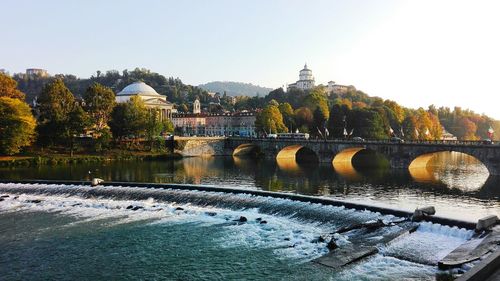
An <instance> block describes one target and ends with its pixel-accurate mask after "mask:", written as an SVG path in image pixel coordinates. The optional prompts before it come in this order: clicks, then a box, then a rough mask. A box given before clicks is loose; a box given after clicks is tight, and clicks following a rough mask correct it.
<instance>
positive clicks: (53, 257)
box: [0, 153, 500, 280]
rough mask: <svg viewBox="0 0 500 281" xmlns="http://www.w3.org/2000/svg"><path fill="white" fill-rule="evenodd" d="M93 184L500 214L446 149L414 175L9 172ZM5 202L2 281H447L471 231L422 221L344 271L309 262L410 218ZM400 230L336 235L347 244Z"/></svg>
mask: <svg viewBox="0 0 500 281" xmlns="http://www.w3.org/2000/svg"><path fill="white" fill-rule="evenodd" d="M91 177H100V178H103V179H104V180H107V181H136V182H159V183H171V182H174V183H189V184H206V185H216V186H226V187H238V188H247V189H261V190H269V191H281V192H293V193H299V194H307V195H314V196H323V197H333V198H336V199H343V200H349V201H355V202H362V203H365V204H373V205H381V206H386V207H392V208H400V209H405V210H413V209H414V208H416V207H420V206H426V205H434V206H435V207H436V209H437V212H438V214H439V215H441V216H445V217H452V218H457V219H466V220H471V221H473V220H476V219H477V218H479V217H482V216H484V215H487V214H498V212H499V210H500V198H499V193H500V192H499V191H498V186H499V185H498V179H497V178H494V177H489V176H488V172H487V170H486V168H485V167H484V166H483V165H482V164H481V163H479V162H477V161H476V160H475V159H474V158H471V157H468V156H466V155H463V154H457V153H441V154H439V155H437V157H436V158H435V159H434V160H433V162H432V163H431V164H430V165H429V166H428V167H426V168H423V169H422V168H420V169H411V170H410V171H401V170H391V169H375V168H365V169H355V168H353V167H352V166H350V165H336V166H333V164H328V165H327V164H316V165H314V164H309V165H297V164H296V163H295V162H281V161H279V162H276V161H275V160H269V159H241V158H233V157H218V158H185V159H181V160H168V161H143V162H141V161H138V162H135V161H124V162H105V163H99V164H95V163H92V164H73V165H55V166H38V167H16V168H2V169H0V178H3V179H17V180H19V179H72V180H82V179H90V178H91ZM0 194H1V198H0V244H1V245H2V251H0V264H1V265H2V266H0V276H1V277H0V279H2V280H76V279H84V280H122V279H148V280H149V279H154V280H436V279H438V280H448V279H446V277H444V278H445V279H442V278H440V277H439V276H441V274H445V273H446V272H443V271H440V270H439V269H438V268H437V262H438V261H439V260H440V259H441V258H443V257H444V256H446V254H448V253H449V252H450V251H452V250H453V249H455V248H456V247H457V246H459V245H460V244H462V243H464V242H465V241H466V240H467V239H469V238H470V237H471V236H472V234H473V231H471V230H466V229H459V228H457V227H448V226H442V225H439V224H432V223H421V224H420V227H419V228H418V230H417V231H416V232H414V233H412V234H411V235H406V236H404V237H402V238H399V239H397V240H396V241H394V242H392V243H390V244H388V245H378V246H377V249H378V253H377V254H375V255H373V256H371V257H369V258H366V259H363V260H362V261H361V262H357V263H354V264H352V265H349V266H347V267H345V268H342V269H340V270H338V269H336V270H334V269H331V268H328V267H324V266H321V265H318V264H316V263H314V262H311V261H313V260H314V259H316V258H319V257H321V256H323V255H325V254H326V253H328V249H327V247H326V243H327V240H325V241H319V240H318V238H319V237H330V238H331V235H332V231H333V230H334V229H339V228H342V227H346V226H350V225H353V224H356V223H361V222H369V221H374V220H383V221H384V222H390V221H394V220H398V218H395V217H393V216H391V215H381V214H378V213H374V212H370V211H355V210H352V209H346V208H344V207H334V206H324V205H321V204H312V203H307V202H297V201H292V200H288V199H278V198H270V197H261V196H251V195H248V194H237V195H235V194H227V193H220V192H204V191H186V190H172V189H145V188H138V187H110V186H105V187H104V186H103V187H90V186H81V185H44V184H11V183H0ZM242 217H244V218H245V220H244V221H242ZM399 230H400V228H399V226H397V225H395V226H391V227H384V228H380V229H377V230H375V231H369V232H363V231H351V232H347V233H346V234H341V235H339V234H334V235H333V237H334V238H335V240H336V242H337V244H338V246H339V247H347V246H348V245H349V244H353V245H356V243H358V242H356V241H372V240H373V239H379V238H381V237H384V236H387V235H390V234H391V233H394V232H397V231H399ZM329 235H330V236H329ZM330 238H328V239H330ZM374 241H375V240H374ZM469 267H470V265H469ZM469 267H467V266H466V267H465V268H462V270H464V271H465V270H467V269H468V268H469ZM454 272H455V273H457V271H454Z"/></svg>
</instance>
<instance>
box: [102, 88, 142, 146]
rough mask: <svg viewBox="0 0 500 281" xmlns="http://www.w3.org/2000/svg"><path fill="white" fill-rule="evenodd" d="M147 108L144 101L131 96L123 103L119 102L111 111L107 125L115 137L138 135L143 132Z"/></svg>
mask: <svg viewBox="0 0 500 281" xmlns="http://www.w3.org/2000/svg"><path fill="white" fill-rule="evenodd" d="M147 114H148V110H147V108H146V105H145V104H144V101H142V99H141V98H140V97H138V96H133V97H131V98H130V100H128V101H127V102H125V103H119V104H118V105H116V106H115V108H114V109H113V111H112V112H111V120H110V122H109V126H110V128H111V132H112V133H113V135H114V136H115V137H117V138H123V137H126V136H134V137H139V136H141V135H143V134H144V133H145V127H146V123H147V117H148V116H147Z"/></svg>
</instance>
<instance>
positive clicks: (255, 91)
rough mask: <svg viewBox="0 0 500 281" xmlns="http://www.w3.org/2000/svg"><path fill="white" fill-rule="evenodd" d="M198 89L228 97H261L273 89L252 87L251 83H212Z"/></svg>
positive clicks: (202, 85)
mask: <svg viewBox="0 0 500 281" xmlns="http://www.w3.org/2000/svg"><path fill="white" fill-rule="evenodd" d="M198 87H200V88H202V89H204V90H207V91H209V92H214V93H217V92H219V93H221V94H223V93H224V91H225V92H226V94H227V95H229V96H250V97H253V96H256V95H259V96H261V97H263V96H265V95H267V94H269V92H270V91H272V90H273V89H271V88H265V87H261V86H257V85H253V84H251V83H242V82H230V81H224V82H222V81H214V82H209V83H206V84H201V85H199V86H198Z"/></svg>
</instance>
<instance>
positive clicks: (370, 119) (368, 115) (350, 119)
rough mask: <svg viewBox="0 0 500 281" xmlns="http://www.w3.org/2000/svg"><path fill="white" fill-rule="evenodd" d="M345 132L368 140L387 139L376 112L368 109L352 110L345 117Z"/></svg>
mask: <svg viewBox="0 0 500 281" xmlns="http://www.w3.org/2000/svg"><path fill="white" fill-rule="evenodd" d="M347 130H348V131H349V132H350V131H351V130H352V131H353V134H354V135H356V136H360V137H363V138H368V139H387V130H386V128H384V121H383V119H382V117H381V116H380V114H379V113H378V112H377V111H374V110H370V109H353V110H351V111H350V112H349V115H348V116H347Z"/></svg>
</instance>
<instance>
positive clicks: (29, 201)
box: [26, 199, 42, 203]
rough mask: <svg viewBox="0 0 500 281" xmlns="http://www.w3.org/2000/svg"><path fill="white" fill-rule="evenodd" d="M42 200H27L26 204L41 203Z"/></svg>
mask: <svg viewBox="0 0 500 281" xmlns="http://www.w3.org/2000/svg"><path fill="white" fill-rule="evenodd" d="M40 202H42V200H38V199H34V200H26V203H40Z"/></svg>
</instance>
